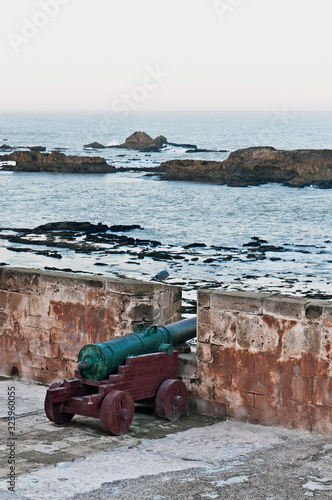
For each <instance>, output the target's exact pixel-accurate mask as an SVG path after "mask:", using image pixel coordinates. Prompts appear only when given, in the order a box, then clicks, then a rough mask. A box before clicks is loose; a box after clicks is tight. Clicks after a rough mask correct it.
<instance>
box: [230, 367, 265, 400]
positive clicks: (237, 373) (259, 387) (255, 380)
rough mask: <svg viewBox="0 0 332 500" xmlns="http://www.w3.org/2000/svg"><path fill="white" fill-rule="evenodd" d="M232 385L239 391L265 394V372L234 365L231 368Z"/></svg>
mask: <svg viewBox="0 0 332 500" xmlns="http://www.w3.org/2000/svg"><path fill="white" fill-rule="evenodd" d="M233 387H234V389H235V390H238V391H240V392H250V393H254V394H265V372H264V371H262V372H259V371H255V370H250V369H249V370H248V369H246V368H244V367H238V366H235V367H234V369H233Z"/></svg>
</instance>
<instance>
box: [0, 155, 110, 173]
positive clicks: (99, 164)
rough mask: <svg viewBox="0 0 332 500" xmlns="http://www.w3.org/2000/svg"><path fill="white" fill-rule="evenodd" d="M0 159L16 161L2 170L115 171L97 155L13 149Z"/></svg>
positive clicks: (4, 166)
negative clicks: (74, 154)
mask: <svg viewBox="0 0 332 500" xmlns="http://www.w3.org/2000/svg"><path fill="white" fill-rule="evenodd" d="M0 160H1V161H10V162H16V165H3V166H2V170H10V171H14V172H59V173H75V174H107V173H112V172H115V171H116V168H115V167H113V166H112V165H108V163H107V162H106V160H105V158H101V157H99V156H94V157H90V156H66V155H65V154H64V153H59V152H53V153H41V152H40V151H33V152H32V151H15V152H14V153H12V154H10V155H5V156H1V157H0Z"/></svg>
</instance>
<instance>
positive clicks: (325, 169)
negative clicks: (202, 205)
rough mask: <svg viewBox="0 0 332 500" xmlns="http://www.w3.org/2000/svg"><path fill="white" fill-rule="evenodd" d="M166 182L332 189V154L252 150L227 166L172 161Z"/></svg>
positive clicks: (233, 157) (239, 153)
mask: <svg viewBox="0 0 332 500" xmlns="http://www.w3.org/2000/svg"><path fill="white" fill-rule="evenodd" d="M161 167H162V168H163V169H165V174H164V175H163V177H162V178H163V179H165V180H185V181H196V182H210V183H216V184H228V185H229V186H249V185H251V186H252V185H254V186H257V185H259V184H265V183H267V182H278V183H283V184H285V185H287V186H293V187H303V186H308V185H311V184H314V185H317V186H320V187H322V188H332V150H329V149H322V150H310V149H308V150H307V149H301V150H296V151H278V150H276V149H274V148H272V147H252V148H247V149H239V150H238V151H234V152H233V153H231V154H230V155H229V157H228V159H227V160H225V161H223V162H215V161H201V160H195V161H192V160H171V161H167V162H164V163H162V164H161Z"/></svg>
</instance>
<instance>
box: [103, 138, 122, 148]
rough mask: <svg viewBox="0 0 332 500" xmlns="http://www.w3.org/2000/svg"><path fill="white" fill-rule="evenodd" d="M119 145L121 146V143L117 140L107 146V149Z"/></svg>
mask: <svg viewBox="0 0 332 500" xmlns="http://www.w3.org/2000/svg"><path fill="white" fill-rule="evenodd" d="M119 145H120V143H119V142H118V141H117V140H115V139H112V140H111V141H110V142H109V143H108V144H106V146H107V147H109V146H119Z"/></svg>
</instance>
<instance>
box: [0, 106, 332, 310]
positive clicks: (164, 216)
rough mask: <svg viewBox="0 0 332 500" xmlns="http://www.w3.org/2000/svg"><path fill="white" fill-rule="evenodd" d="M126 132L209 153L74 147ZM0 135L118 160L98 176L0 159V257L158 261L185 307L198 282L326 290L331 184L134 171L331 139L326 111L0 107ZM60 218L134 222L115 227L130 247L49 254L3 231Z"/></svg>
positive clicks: (118, 268)
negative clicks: (24, 167)
mask: <svg viewBox="0 0 332 500" xmlns="http://www.w3.org/2000/svg"><path fill="white" fill-rule="evenodd" d="M135 131H144V132H146V133H148V134H149V135H150V136H152V137H156V136H158V135H164V136H166V137H167V139H168V141H169V142H172V143H189V144H195V145H197V146H198V147H199V148H204V149H213V150H216V152H213V153H212V152H210V153H194V154H193V153H187V152H186V151H187V148H176V147H174V146H167V147H165V149H164V150H163V151H162V152H159V153H141V152H137V151H128V150H122V149H119V148H111V149H109V148H107V149H103V150H98V151H97V150H92V149H88V150H85V149H84V145H85V144H89V143H91V142H93V141H98V142H100V143H102V144H104V145H109V146H115V145H118V144H120V143H122V142H124V141H125V139H126V137H128V136H129V135H131V134H132V133H133V132H135ZM0 144H6V145H10V146H12V147H16V148H27V147H29V146H44V147H46V149H47V151H48V152H50V151H53V150H58V151H61V152H64V153H65V154H70V155H89V156H102V157H105V158H106V160H107V162H108V163H110V164H111V165H114V166H115V167H116V168H120V167H126V168H127V169H129V170H127V171H124V172H116V173H111V174H99V175H94V174H60V173H23V172H7V171H3V170H1V169H0V237H1V239H0V263H1V265H2V266H20V267H29V268H38V269H55V270H68V269H70V270H72V271H73V272H80V273H88V274H98V275H100V274H102V275H106V276H116V277H128V278H135V279H139V280H147V281H148V280H150V279H151V278H152V277H153V276H154V275H155V274H157V273H158V272H160V271H162V270H164V269H167V271H168V273H169V277H168V278H167V280H166V281H165V282H166V283H168V284H174V285H181V286H182V287H183V290H184V292H183V293H184V300H185V304H187V306H188V308H190V307H192V308H194V306H195V299H196V293H197V292H196V291H197V288H200V287H203V288H220V289H224V290H242V291H260V292H268V293H277V294H283V295H290V296H294V295H296V296H307V297H316V298H320V299H327V300H330V299H332V285H331V281H332V221H331V214H332V190H331V189H319V188H318V187H317V186H315V185H312V186H307V187H305V188H290V187H286V186H283V185H281V184H265V185H261V186H256V187H241V188H238V187H228V186H223V185H213V184H202V183H195V182H179V181H162V180H160V177H159V176H158V175H147V173H146V172H145V171H144V168H147V167H156V166H158V165H160V163H161V162H163V161H166V160H171V159H192V160H193V159H200V160H216V161H222V160H225V159H227V157H228V155H229V152H231V151H235V150H237V149H241V148H246V147H250V146H273V147H275V148H277V149H288V150H292V149H331V148H332V113H331V112H325V113H324V112H320V113H318V112H317V113H315V112H292V111H288V110H286V109H275V110H272V111H269V112H193V111H192V112H174V111H167V112H166V111H163V112H144V113H143V112H141V113H139V112H134V111H132V112H130V113H129V114H128V116H126V117H123V116H117V115H116V114H114V113H113V114H108V113H99V112H98V113H92V112H90V113H63V112H61V113H60V112H59V113H8V114H5V113H1V114H0ZM218 150H224V152H218ZM225 150H226V151H227V152H225ZM0 160H1V158H0ZM0 165H1V164H0ZM133 167H135V171H130V168H133ZM138 168H142V172H140V171H136V170H137V169H138ZM60 221H89V222H90V223H93V224H97V223H103V224H107V225H110V226H111V225H120V224H121V225H139V226H140V228H139V229H134V230H131V231H130V232H127V233H126V235H127V236H130V237H131V238H134V239H137V245H136V247H137V248H135V245H132V244H131V245H129V246H128V247H127V246H126V245H124V246H123V248H122V251H121V252H120V251H112V246H108V247H107V248H106V247H105V246H98V245H96V247H95V248H94V250H93V251H90V252H88V253H84V252H77V251H75V250H74V249H70V248H61V249H59V248H57V249H55V250H57V251H58V252H60V257H59V255H58V256H57V257H52V253H51V255H42V254H41V252H40V250H41V249H42V246H41V245H40V244H39V245H33V244H31V242H30V243H29V245H22V243H15V242H14V243H13V242H10V241H9V240H8V239H6V238H7V236H9V235H11V234H15V230H16V229H17V228H30V229H33V228H35V227H37V226H39V225H42V224H46V223H49V222H60ZM120 234H122V233H120ZM81 237H82V238H84V235H82V236H81ZM142 241H143V243H142ZM144 241H154V242H158V245H157V247H155V250H158V252H159V253H157V254H155V255H153V252H151V245H150V246H149V245H148V244H147V246H145V243H144ZM188 246H189V247H188ZM262 246H263V251H262V250H261V251H259V247H262ZM264 246H265V249H264ZM185 247H186V248H185ZM46 249H47V250H50V248H49V247H45V250H46ZM163 254H164V255H168V256H169V257H166V258H165V259H163V258H162V257H161V255H163Z"/></svg>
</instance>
